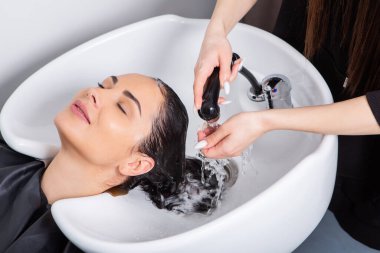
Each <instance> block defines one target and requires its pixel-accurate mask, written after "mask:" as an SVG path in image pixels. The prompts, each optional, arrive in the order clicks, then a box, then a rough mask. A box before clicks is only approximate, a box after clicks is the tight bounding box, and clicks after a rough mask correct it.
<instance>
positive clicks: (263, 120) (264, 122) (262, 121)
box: [250, 110, 277, 133]
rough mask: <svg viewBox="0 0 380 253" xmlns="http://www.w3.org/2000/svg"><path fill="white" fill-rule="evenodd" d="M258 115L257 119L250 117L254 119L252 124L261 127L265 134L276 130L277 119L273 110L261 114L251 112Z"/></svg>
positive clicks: (260, 112)
mask: <svg viewBox="0 0 380 253" xmlns="http://www.w3.org/2000/svg"><path fill="white" fill-rule="evenodd" d="M251 113H254V114H256V116H255V117H250V118H251V119H252V121H254V122H252V124H256V125H259V127H260V128H261V129H262V132H263V133H266V132H269V131H272V130H276V129H277V127H276V117H275V115H274V114H275V113H274V111H273V110H265V111H259V112H251Z"/></svg>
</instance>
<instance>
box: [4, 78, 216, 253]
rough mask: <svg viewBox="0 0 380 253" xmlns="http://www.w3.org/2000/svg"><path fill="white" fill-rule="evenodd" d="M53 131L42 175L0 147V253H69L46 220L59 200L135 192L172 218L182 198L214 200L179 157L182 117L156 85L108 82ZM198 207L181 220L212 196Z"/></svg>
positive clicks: (76, 103)
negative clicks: (54, 140)
mask: <svg viewBox="0 0 380 253" xmlns="http://www.w3.org/2000/svg"><path fill="white" fill-rule="evenodd" d="M54 123H55V126H56V128H57V130H58V133H59V137H60V140H61V148H60V150H59V152H58V153H57V155H56V156H55V157H54V158H53V160H52V162H51V163H50V164H49V165H48V166H47V167H45V165H44V163H43V162H41V161H38V160H36V159H34V158H31V157H27V156H25V155H22V154H19V153H17V152H15V151H13V150H11V149H10V148H9V147H8V146H7V145H6V143H5V142H4V141H0V203H1V204H0V227H1V229H0V238H1V239H0V252H8V253H9V252H29V253H31V252H63V251H64V250H65V247H66V250H65V252H68V251H70V249H69V248H70V247H72V246H68V245H70V244H68V241H67V239H66V238H65V237H64V235H63V234H62V233H61V231H60V230H59V228H58V227H57V225H56V224H55V222H54V220H53V218H52V216H51V212H50V205H51V204H53V203H54V202H55V201H57V200H60V199H65V198H73V197H82V196H91V195H95V194H99V193H102V192H105V191H107V190H109V189H111V188H115V187H119V188H123V189H127V190H128V189H132V188H135V187H136V186H140V187H141V189H143V190H144V191H145V192H146V193H147V194H148V196H149V198H150V199H151V200H152V202H153V203H154V204H155V205H156V206H157V207H158V208H166V209H168V210H174V211H177V212H178V211H181V209H179V208H178V206H180V205H181V201H182V200H181V198H182V197H183V195H184V194H186V192H185V191H189V190H190V191H194V190H195V191H201V190H206V191H207V192H213V191H214V192H215V188H216V185H215V184H201V183H200V181H201V166H202V162H201V161H200V160H197V159H190V158H186V157H185V142H186V132H187V125H188V116H187V112H186V109H185V106H184V105H183V104H182V102H181V100H180V99H179V98H178V96H177V95H176V93H175V92H174V91H173V90H172V89H171V88H170V87H169V86H168V85H166V84H165V83H163V82H162V81H161V80H159V79H153V78H150V77H147V76H143V75H139V74H128V75H122V76H117V77H116V76H111V77H108V78H106V79H105V80H104V81H103V82H102V83H99V84H98V87H93V88H88V89H84V90H81V91H80V92H79V93H78V94H77V95H76V96H75V97H74V99H73V101H72V102H71V104H70V105H69V106H67V107H66V108H65V109H64V110H63V111H61V112H60V113H59V114H58V115H57V116H56V118H55V120H54ZM190 182H191V184H192V185H193V187H188V186H189V184H190ZM194 182H198V183H196V184H194ZM194 185H196V188H197V189H194ZM214 195H215V194H214ZM197 199H198V200H196V202H192V206H191V207H190V209H187V211H188V212H202V213H207V212H209V211H210V210H212V209H213V208H214V207H215V205H216V203H217V201H215V199H213V194H211V195H209V196H208V197H204V198H197ZM182 211H183V210H182Z"/></svg>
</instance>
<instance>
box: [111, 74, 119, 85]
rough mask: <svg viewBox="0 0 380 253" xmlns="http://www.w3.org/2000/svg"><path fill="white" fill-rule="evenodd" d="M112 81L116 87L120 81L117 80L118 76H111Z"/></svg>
mask: <svg viewBox="0 0 380 253" xmlns="http://www.w3.org/2000/svg"><path fill="white" fill-rule="evenodd" d="M111 79H112V83H113V84H114V85H115V84H116V83H117V82H118V81H119V79H117V77H116V76H111Z"/></svg>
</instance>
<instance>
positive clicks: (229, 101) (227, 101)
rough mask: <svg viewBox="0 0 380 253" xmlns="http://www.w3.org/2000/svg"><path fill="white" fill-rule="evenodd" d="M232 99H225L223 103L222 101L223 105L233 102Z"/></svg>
mask: <svg viewBox="0 0 380 253" xmlns="http://www.w3.org/2000/svg"><path fill="white" fill-rule="evenodd" d="M231 103H232V101H231V100H226V101H223V102H222V103H220V104H221V105H228V104H231Z"/></svg>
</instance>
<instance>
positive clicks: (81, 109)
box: [71, 100, 91, 124]
mask: <svg viewBox="0 0 380 253" xmlns="http://www.w3.org/2000/svg"><path fill="white" fill-rule="evenodd" d="M71 111H72V112H73V113H74V114H75V115H77V116H78V117H79V118H81V119H82V120H84V121H86V122H87V123H88V124H91V121H90V117H89V116H88V112H87V108H86V106H85V105H84V104H83V103H82V102H81V101H80V100H77V101H75V102H74V103H73V104H72V105H71Z"/></svg>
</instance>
